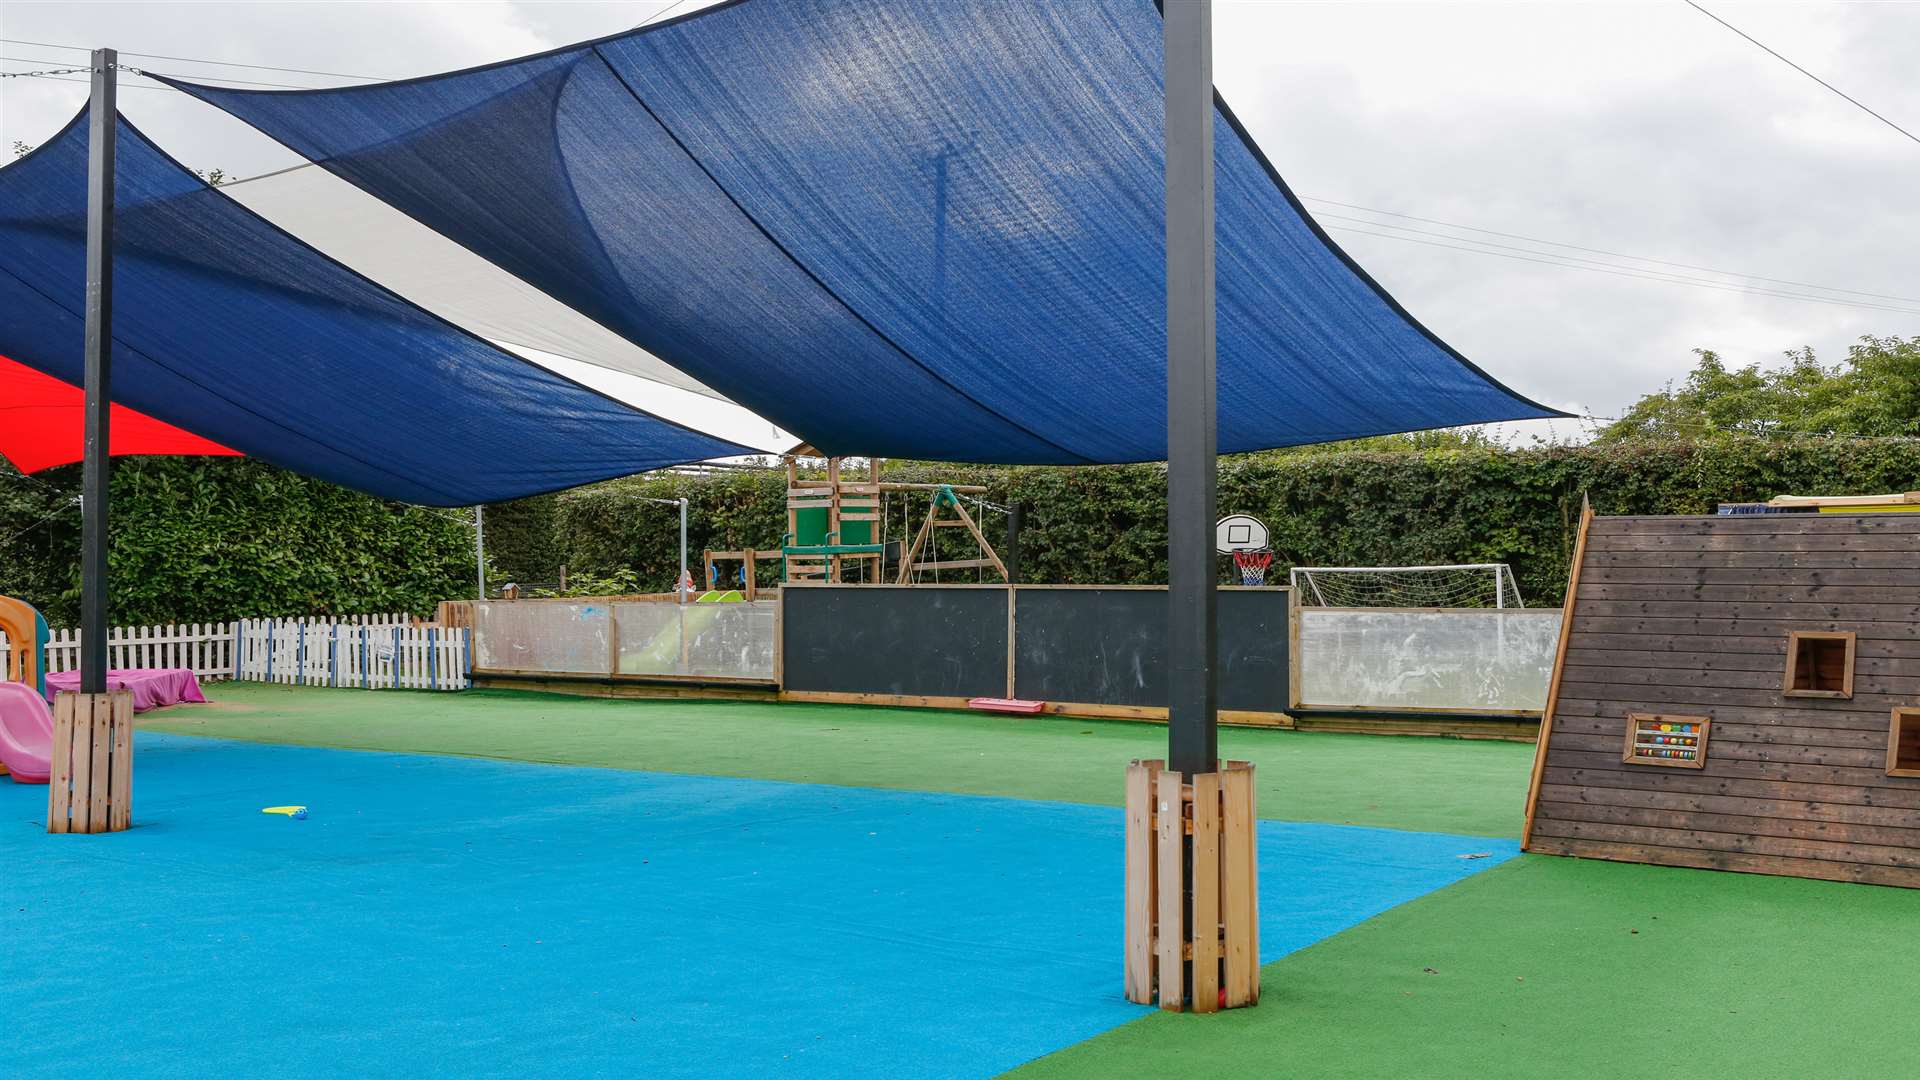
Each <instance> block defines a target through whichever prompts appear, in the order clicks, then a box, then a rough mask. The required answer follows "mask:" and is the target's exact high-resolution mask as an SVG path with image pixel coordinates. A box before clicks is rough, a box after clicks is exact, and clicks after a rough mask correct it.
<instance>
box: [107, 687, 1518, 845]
mask: <svg viewBox="0 0 1920 1080" xmlns="http://www.w3.org/2000/svg"><path fill="white" fill-rule="evenodd" d="M207 696H208V697H209V698H211V699H213V702H214V705H213V706H211V707H200V708H192V709H179V710H174V711H173V712H170V713H167V714H163V715H157V716H155V717H154V718H153V719H151V720H143V721H142V726H143V727H153V728H155V729H157V730H160V731H173V732H179V733H181V734H187V735H219V736H223V737H226V738H234V739H249V740H253V741H256V742H275V743H298V744H302V745H308V746H335V747H348V748H352V749H357V750H396V751H410V752H416V753H438V754H460V755H466V756H471V757H491V758H508V759H513V760H518V761H544V762H550V763H555V764H566V765H605V766H610V767H613V768H619V769H648V770H652V771H655V772H679V773H699V774H703V775H708V776H745V777H753V778H756V779H761V780H793V781H798V782H802V783H813V784H844V785H847V786H851V787H877V788H899V789H905V790H910V791H949V792H958V793H963V794H969V795H1007V796H1012V797H1014V798H1023V799H1052V800H1056V801H1062V802H1084V803H1098V804H1103V805H1115V806H1117V805H1119V803H1120V799H1121V793H1122V792H1121V781H1122V777H1123V775H1124V770H1125V767H1126V763H1127V762H1128V761H1129V760H1130V759H1132V758H1136V757H1165V756H1166V747H1167V736H1166V728H1164V727H1162V726H1160V725H1157V724H1144V723H1139V722H1137V721H1126V720H1073V719H1062V718H1058V717H1033V718H1019V717H1009V716H1002V715H985V714H971V713H957V712H944V711H940V710H933V709H881V708H873V707H871V706H864V705H810V704H809V705H801V704H789V705H779V704H773V703H769V702H709V701H610V700H607V699H604V698H581V697H566V696H562V695H558V694H527V693H519V692H514V691H501V690H471V691H467V692H465V693H459V694H447V693H432V692H429V691H399V690H378V691H365V690H323V689H308V688H302V687H291V686H276V685H269V684H263V683H216V684H213V685H212V686H211V687H209V688H208V691H207ZM1220 752H1221V754H1222V755H1224V756H1227V757H1235V758H1239V757H1244V758H1247V759H1249V760H1251V761H1252V762H1254V764H1255V765H1256V766H1257V767H1258V771H1257V773H1256V775H1257V776H1258V777H1259V782H1260V791H1259V805H1260V815H1261V816H1262V817H1269V818H1281V819H1285V820H1289V821H1320V822H1331V823H1334V824H1342V825H1369V826H1375V827H1379V828H1388V829H1410V830H1416V831H1421V832H1445V833H1459V834H1462V835H1467V836H1502V837H1513V836H1517V835H1519V827H1520V818H1521V810H1522V804H1523V802H1524V800H1525V796H1526V783H1527V774H1528V771H1529V770H1530V769H1531V768H1532V767H1533V747H1531V746H1525V745H1521V744H1518V743H1491V742H1472V741H1467V740H1459V739H1420V738H1385V737H1381V736H1373V735H1328V734H1317V733H1316V734H1304V733H1296V732H1284V731H1259V730H1238V729H1232V728H1227V729H1222V731H1221V732H1220Z"/></svg>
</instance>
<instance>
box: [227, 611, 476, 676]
mask: <svg viewBox="0 0 1920 1080" xmlns="http://www.w3.org/2000/svg"><path fill="white" fill-rule="evenodd" d="M234 641H235V648H236V649H237V650H238V651H239V663H238V665H237V666H236V668H235V674H234V678H236V679H244V680H250V681H254V682H275V683H286V684H289V685H294V686H352V687H360V688H362V689H367V690H465V689H466V688H467V685H468V683H467V672H468V670H469V669H470V668H471V667H472V654H471V653H470V652H469V650H468V639H467V631H466V630H465V629H464V628H456V629H448V628H446V627H443V626H411V625H395V624H386V625H382V624H379V623H347V622H338V621H335V620H331V619H257V620H256V619H247V620H243V621H242V622H241V623H240V624H239V625H238V626H237V627H236V628H235V630H234Z"/></svg>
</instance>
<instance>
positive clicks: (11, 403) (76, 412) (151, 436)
mask: <svg viewBox="0 0 1920 1080" xmlns="http://www.w3.org/2000/svg"><path fill="white" fill-rule="evenodd" d="M85 405H86V395H85V394H84V393H82V392H81V390H80V389H79V388H78V387H76V386H72V385H69V384H68V383H64V382H61V381H60V380H59V379H56V378H54V377H53V376H51V375H42V374H41V373H40V372H38V371H35V370H34V369H32V368H30V367H28V366H26V365H25V364H21V363H18V362H16V361H13V360H9V359H8V358H6V357H4V356H0V456H4V457H5V458H6V459H7V460H8V461H10V462H12V463H13V467H14V468H16V469H19V470H20V471H21V472H23V473H36V472H40V471H41V470H43V469H51V468H53V467H54V466H56V465H71V464H73V463H74V462H76V461H79V460H80V459H81V457H82V455H83V449H82V445H83V443H82V439H83V433H84V431H85V419H84V410H85ZM109 441H110V448H111V452H112V453H113V455H114V456H116V457H122V456H125V455H127V454H223V455H227V456H230V457H237V456H239V451H237V450H229V449H227V448H226V447H224V446H221V445H220V444H219V443H216V442H209V441H207V440H206V439H203V438H201V437H200V436H198V435H195V434H192V433H191V432H186V431H182V430H180V429H179V428H177V427H174V426H173V425H172V424H166V423H162V422H161V421H159V420H155V419H154V418H153V417H151V416H147V415H146V414H144V413H137V412H134V411H133V410H132V409H129V408H127V407H125V406H123V405H115V406H114V407H113V419H112V421H111V423H110V440H109Z"/></svg>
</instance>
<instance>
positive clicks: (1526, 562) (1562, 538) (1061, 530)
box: [0, 439, 1920, 624]
mask: <svg viewBox="0 0 1920 1080" xmlns="http://www.w3.org/2000/svg"><path fill="white" fill-rule="evenodd" d="M887 476H888V478H889V479H894V480H909V481H941V480H944V481H948V482H953V483H980V484H985V485H987V487H988V488H989V494H988V495H987V498H988V499H989V500H990V501H992V502H995V503H1000V504H1007V503H1011V502H1013V501H1015V500H1018V501H1021V502H1023V503H1025V504H1026V506H1027V507H1028V511H1027V518H1026V530H1025V534H1024V536H1023V539H1022V545H1021V546H1022V555H1023V568H1022V577H1023V579H1024V580H1027V581H1033V582H1081V583H1098V582H1108V583H1124V584H1133V583H1153V582H1162V581H1165V580H1166V563H1165V557H1164V555H1165V549H1166V521H1165V514H1166V500H1165V493H1166V472H1165V469H1164V467H1162V466H1159V465H1125V466H1112V467H1100V468H992V467H969V466H938V465H916V464H910V463H892V464H890V465H889V466H888V470H887ZM77 486H78V470H77V469H74V468H68V469H61V470H55V471H54V472H52V473H50V474H47V475H46V476H45V477H44V478H41V477H22V476H20V475H19V474H17V473H14V472H12V471H11V470H10V469H5V468H4V467H3V466H0V593H7V594H11V595H17V596H21V597H23V598H24V599H26V600H28V601H29V602H31V603H34V604H36V605H38V606H39V607H41V609H42V610H44V611H46V612H47V616H48V618H49V619H51V620H52V621H54V622H56V623H62V624H66V623H71V622H72V621H73V618H74V615H75V608H76V606H77V603H78V597H79V588H78V576H77V575H78V550H79V513H78V511H77V509H75V508H74V507H73V506H72V500H73V495H74V493H75V492H76V491H77ZM785 489H786V486H785V479H784V477H783V476H782V475H781V474H780V473H779V472H777V471H772V470H769V471H766V472H733V473H726V474H721V475H715V476H683V475H674V474H663V475H658V476H651V477H640V478H635V479H630V480H622V481H614V482H612V483H607V484H600V485H596V486H594V487H590V488H583V489H580V490H578V491H574V492H569V493H566V494H562V495H559V496H543V497H541V498H538V499H523V500H520V501H518V502H513V503H506V504H502V505H499V506H495V507H489V508H488V513H487V524H488V529H487V532H488V537H489V543H488V548H489V561H490V562H491V563H492V564H493V565H492V575H493V579H494V580H495V581H496V582H499V581H504V580H517V581H522V582H538V583H551V582H554V581H557V580H558V578H559V573H560V567H561V566H562V565H565V566H567V567H568V568H569V570H570V572H571V573H573V574H574V575H576V576H578V575H593V576H596V577H601V578H609V577H613V576H614V575H618V574H625V575H628V576H629V577H631V579H632V580H634V581H635V582H637V583H638V584H639V586H640V587H642V588H645V589H650V590H651V589H660V590H665V589H668V588H670V587H671V586H672V582H673V578H674V574H675V570H676V568H677V564H678V551H677V544H678V531H679V519H678V514H677V511H676V509H675V508H674V507H673V506H669V505H663V504H660V503H653V502H646V501H643V499H644V498H665V499H672V498H678V497H680V496H682V495H685V496H686V497H687V498H688V499H689V500H690V515H689V519H690V520H689V542H690V548H691V551H692V558H693V561H694V566H695V573H696V574H697V573H698V572H699V559H700V553H701V552H702V551H703V550H706V549H709V548H712V549H737V548H742V547H756V548H761V549H770V548H773V547H776V546H777V545H778V544H779V542H780V537H781V534H782V533H783V532H784V531H785V529H786V509H785ZM1915 489H1920V439H1834V440H1799V441H1794V442H1787V443H1769V442H1765V441H1761V440H1758V439H1727V440H1718V441H1714V442H1709V443H1642V444H1626V445H1614V446H1607V447H1549V448H1540V449H1529V450H1502V449H1498V448H1466V449H1461V448H1454V449H1439V450H1427V451H1420V452H1411V453H1409V452H1396V453H1363V452H1352V453H1330V452H1314V453H1270V454H1252V455H1243V456H1238V457H1233V458H1225V459H1222V461H1221V464H1220V500H1219V505H1220V512H1221V513H1222V514H1227V513H1249V514H1254V515H1256V516H1259V517H1260V518H1262V519H1263V520H1265V521H1266V522H1267V523H1268V524H1269V525H1270V526H1272V528H1273V542H1274V548H1275V551H1276V559H1275V563H1276V565H1275V569H1274V570H1273V571H1272V572H1270V580H1272V579H1273V578H1277V577H1279V576H1280V575H1282V574H1284V572H1285V568H1286V567H1287V566H1289V565H1322V566H1325V565H1334V566H1352V565H1360V566H1364V565H1398V564H1409V563H1452V562H1505V563H1509V564H1511V565H1512V566H1513V568H1514V571H1515V573H1516V575H1517V576H1518V578H1519V581H1520V587H1521V590H1522V593H1523V594H1524V595H1525V597H1526V599H1527V601H1528V602H1529V603H1532V604H1551V603H1555V602H1557V601H1558V600H1559V598H1560V594H1561V590H1562V589H1563V588H1564V584H1565V581H1566V569H1567V559H1568V556H1569V554H1570V549H1571V546H1572V539H1573V526H1574V523H1575V519H1576V517H1577V515H1578V513H1579V506H1580V498H1581V495H1582V494H1583V493H1585V494H1588V495H1590V496H1591V497H1592V499H1593V502H1594V505H1595V507H1596V508H1598V509H1599V511H1600V512H1601V513H1609V514H1620V513H1638V514H1698V513H1711V512H1712V511H1713V508H1714V505H1715V504H1716V503H1719V502H1742V501H1752V500H1761V499H1766V498H1769V497H1771V496H1774V495H1778V494H1784V493H1804V494H1836V493H1856V492H1887V491H1908V490H1915ZM926 503H927V497H926V496H925V495H924V494H917V495H913V496H911V497H907V498H902V497H899V496H893V497H890V499H889V505H888V510H889V514H888V527H887V532H888V535H889V536H890V537H894V538H898V537H900V536H901V535H902V533H903V532H904V531H905V530H906V529H907V528H908V527H909V526H911V527H917V526H918V525H919V522H920V520H921V518H923V517H924V516H925V514H926ZM903 511H904V512H905V513H906V514H907V517H908V519H909V520H908V521H906V522H903V521H902V513H903ZM983 524H984V525H985V526H986V527H987V530H988V532H989V534H990V535H991V537H992V538H993V539H994V541H995V542H996V543H1000V542H1002V541H1003V539H1004V519H1002V518H1001V517H999V515H996V514H986V515H984V520H983ZM940 532H941V533H942V534H944V535H943V536H942V540H943V541H944V542H945V543H946V544H948V545H949V548H948V549H947V551H946V554H947V556H948V557H958V556H959V555H960V550H959V549H960V547H961V546H962V545H961V544H960V538H959V536H957V535H956V534H958V533H960V532H961V530H958V529H948V530H940ZM472 543H473V539H472V531H471V526H470V525H469V524H468V523H467V521H466V520H464V515H463V514H462V513H461V512H458V511H443V510H432V509H424V508H417V507H405V506H400V505H397V504H393V503H387V502H382V501H380V500H377V499H372V498H368V497H366V496H362V495H356V494H353V493H351V492H348V491H346V490H344V489H341V488H338V487H334V486H333V485H330V484H326V483H323V482H320V481H317V480H309V479H306V478H303V477H299V476H295V475H293V474H291V473H287V472H284V471H282V470H279V469H275V468H272V467H271V466H267V465H263V464H261V463H259V462H253V461H235V460H224V459H135V460H130V461H127V462H122V463H120V464H119V465H117V466H116V468H115V471H114V520H113V553H112V559H113V571H114V588H115V592H114V605H115V606H114V612H113V618H114V620H115V621H116V622H120V623H160V622H195V621H207V620H221V619H227V618H231V617H234V616H236V615H240V614H248V615H259V616H271V615H309V614H348V613H354V612H367V611H387V610H408V611H414V612H425V611H426V610H428V609H429V608H431V606H432V605H433V603H434V602H435V601H438V600H441V599H445V598H448V597H460V596H466V595H468V593H469V591H470V589H471V587H472V562H471V558H472V554H471V553H472ZM1222 569H1223V574H1224V572H1225V567H1224V566H1223V568H1222ZM762 576H763V580H765V581H768V582H771V581H773V580H774V579H775V577H776V576H777V570H776V568H775V566H774V565H773V564H771V563H769V564H766V565H765V566H764V568H763V570H762ZM962 577H963V578H970V575H966V574H963V575H962Z"/></svg>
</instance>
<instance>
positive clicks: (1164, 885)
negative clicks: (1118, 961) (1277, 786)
mask: <svg viewBox="0 0 1920 1080" xmlns="http://www.w3.org/2000/svg"><path fill="white" fill-rule="evenodd" d="M1126 806H1127V837H1126V856H1127V858H1126V880H1127V910H1126V917H1127V925H1126V963H1125V983H1126V995H1127V1000H1129V1001H1133V1002H1137V1003H1139V1004H1142V1005H1148V1004H1154V1003H1156V1002H1157V1003H1158V1004H1159V1006H1160V1007H1161V1008H1163V1009H1169V1010H1174V1011H1179V1010H1183V1009H1188V1008H1191V1009H1192V1011H1194V1012H1215V1011H1218V1010H1219V1009H1221V1008H1223V1007H1224V1008H1229V1009H1232V1008H1240V1007H1242V1006H1246V1005H1255V1004H1258V1003H1259V1000H1260V970H1259V958H1260V931H1259V918H1260V904H1259V882H1258V880H1257V877H1256V872H1255V862H1256V850H1257V843H1256V839H1255V820H1254V802H1253V766H1252V765H1251V764H1249V763H1248V762H1244V761H1229V762H1223V763H1222V765H1221V768H1220V770H1219V771H1217V772H1210V773H1199V774H1196V775H1195V776H1193V777H1192V778H1191V781H1189V780H1188V778H1186V777H1184V776H1182V775H1181V774H1179V773H1175V772H1169V771H1167V770H1166V768H1165V762H1164V761H1160V760H1151V761H1135V762H1133V763H1132V764H1131V765H1129V766H1128V767H1127V778H1126ZM1189 916H1191V917H1189Z"/></svg>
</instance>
